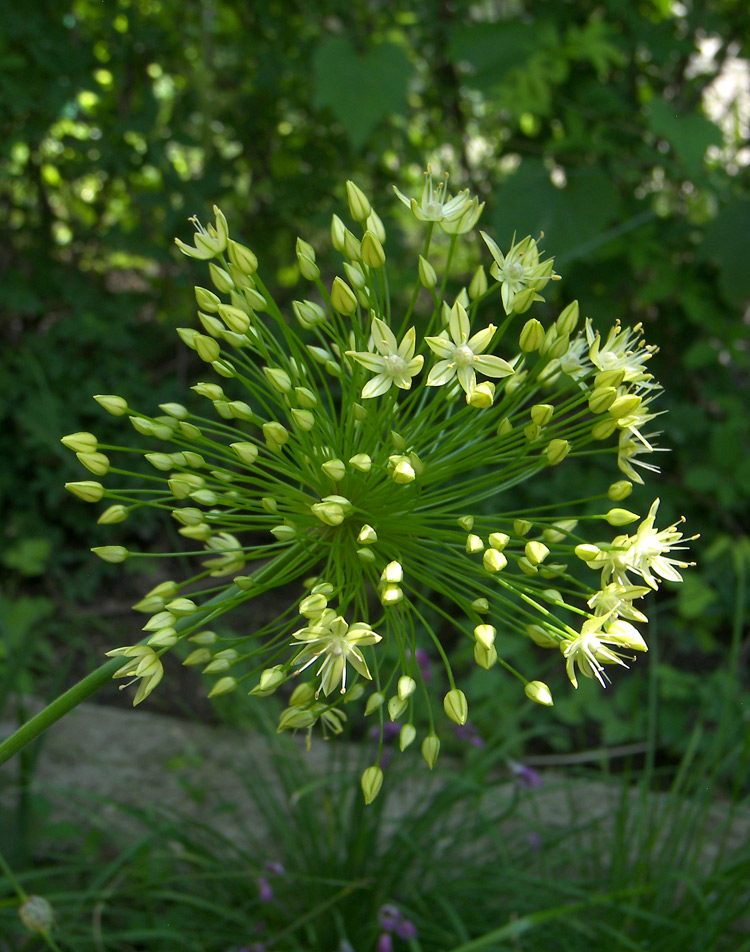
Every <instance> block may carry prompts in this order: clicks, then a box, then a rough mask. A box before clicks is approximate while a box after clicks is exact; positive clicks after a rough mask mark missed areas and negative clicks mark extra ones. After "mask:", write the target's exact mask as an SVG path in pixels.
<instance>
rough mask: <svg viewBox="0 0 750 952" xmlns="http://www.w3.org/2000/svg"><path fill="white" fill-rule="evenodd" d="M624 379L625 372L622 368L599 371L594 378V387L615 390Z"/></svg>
mask: <svg viewBox="0 0 750 952" xmlns="http://www.w3.org/2000/svg"><path fill="white" fill-rule="evenodd" d="M624 379H625V370H624V369H623V368H622V367H612V368H611V369H610V370H600V371H599V373H598V374H597V375H596V376H595V377H594V387H595V388H601V387H614V388H615V389H617V388H618V387H619V386H620V384H621V383H622V382H623V380H624Z"/></svg>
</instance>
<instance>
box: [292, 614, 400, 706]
mask: <svg viewBox="0 0 750 952" xmlns="http://www.w3.org/2000/svg"><path fill="white" fill-rule="evenodd" d="M292 637H293V638H296V639H297V641H301V642H303V643H304V644H305V645H306V646H307V647H305V648H303V649H302V650H301V651H300V653H299V654H298V655H297V657H296V658H295V659H294V664H301V665H302V667H301V668H300V669H299V670H300V671H304V670H305V668H307V667H308V666H309V665H311V664H313V662H315V661H317V659H318V658H320V657H322V658H323V661H322V663H321V665H320V667H319V668H318V670H317V671H316V672H315V673H316V674H317V675H320V688H319V690H318V691H317V692H316V694H315V696H316V697H317V696H318V695H319V694H320V692H321V691H322V692H323V694H325V695H326V696H327V695H329V694H330V693H331V691H333V689H334V687H336V685H337V684H338V683H339V682H340V683H341V693H342V694H345V693H346V665H347V662H348V663H349V664H350V665H351V666H352V667H353V668H354V670H355V671H357V672H358V673H359V674H361V675H362V677H363V678H367V679H368V680H371V679H372V675H371V674H370V671H369V668H368V667H367V662H366V661H365V659H364V655H363V654H362V651H361V650H360V649H361V648H362V647H364V646H365V645H375V644H377V643H378V642H379V641H381V640H382V639H381V637H380V635H379V634H377V632H374V631H373V630H372V629H371V628H370V626H369V625H368V624H366V623H365V622H363V621H360V622H356V623H355V624H353V625H349V624H347V622H346V620H345V619H344V618H342V617H341V615H337V614H336V613H335V612H334V611H333V609H326V610H325V611H324V612H323V614H322V615H321V616H320V618H319V619H318V621H317V622H316V624H314V625H311V626H310V627H308V628H300V630H299V631H295V632H294V633H293V634H292Z"/></svg>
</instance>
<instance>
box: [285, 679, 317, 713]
mask: <svg viewBox="0 0 750 952" xmlns="http://www.w3.org/2000/svg"><path fill="white" fill-rule="evenodd" d="M314 697H315V685H314V684H313V683H312V681H303V682H302V684H298V685H297V687H296V688H295V689H294V690H293V691H292V696H291V697H290V698H289V707H295V706H301V705H304V704H309V703H310V701H312V700H313V699H314Z"/></svg>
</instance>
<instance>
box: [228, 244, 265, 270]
mask: <svg viewBox="0 0 750 952" xmlns="http://www.w3.org/2000/svg"><path fill="white" fill-rule="evenodd" d="M227 254H228V256H229V260H230V261H231V262H232V264H233V265H234V266H235V268H239V269H240V271H241V272H242V273H243V274H246V275H247V276H248V277H249V276H250V275H253V274H255V272H256V271H257V270H258V259H257V258H256V256H255V254H254V253H253V252H252V251H251V250H250V249H249V248H246V247H245V246H244V245H241V244H240V243H239V242H238V241H229V242H227Z"/></svg>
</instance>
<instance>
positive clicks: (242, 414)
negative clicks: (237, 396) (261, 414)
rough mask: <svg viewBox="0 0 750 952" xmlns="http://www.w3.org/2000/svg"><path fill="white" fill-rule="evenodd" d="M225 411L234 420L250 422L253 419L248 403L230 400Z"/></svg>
mask: <svg viewBox="0 0 750 952" xmlns="http://www.w3.org/2000/svg"><path fill="white" fill-rule="evenodd" d="M227 409H228V410H229V413H230V414H231V416H232V417H233V418H234V419H235V420H247V421H248V422H250V421H251V420H253V419H254V414H253V409H252V407H251V406H250V404H249V403H245V401H244V400H230V401H229V403H227Z"/></svg>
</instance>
